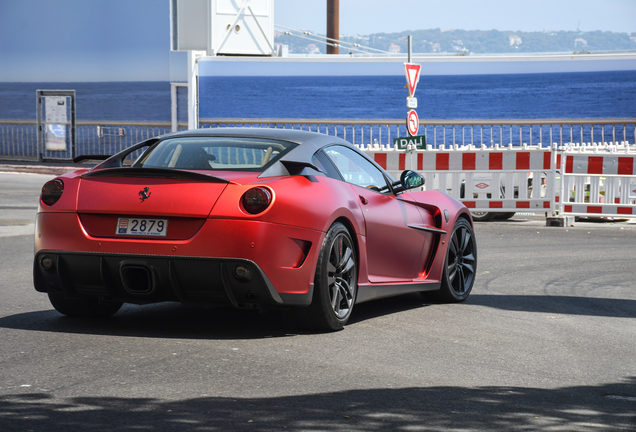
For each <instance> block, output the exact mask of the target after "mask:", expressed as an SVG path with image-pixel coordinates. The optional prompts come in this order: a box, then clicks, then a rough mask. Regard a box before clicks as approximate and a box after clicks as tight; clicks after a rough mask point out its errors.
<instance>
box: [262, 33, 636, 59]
mask: <svg viewBox="0 0 636 432" xmlns="http://www.w3.org/2000/svg"><path fill="white" fill-rule="evenodd" d="M409 34H410V35H411V36H413V47H412V49H413V52H414V53H475V54H499V53H501V54H503V53H539V52H568V51H623V50H636V32H634V33H632V34H629V33H614V32H609V31H606V32H603V31H592V32H581V31H551V30H548V31H545V32H512V31H499V30H490V31H483V30H440V29H431V30H414V31H405V32H401V33H375V34H371V35H368V36H341V40H343V41H346V42H353V43H358V44H360V45H364V46H368V47H371V48H377V49H381V50H383V51H390V52H401V53H405V52H407V51H408V46H407V37H408V35H409ZM632 35H634V36H632ZM275 42H276V43H281V44H283V45H288V46H289V52H290V53H295V54H300V53H318V52H321V53H324V52H325V51H326V50H325V45H324V43H318V42H311V41H308V40H305V39H301V38H298V37H294V36H290V35H285V34H282V33H278V32H277V33H276V37H275ZM340 52H341V53H343V49H341V50H340Z"/></svg>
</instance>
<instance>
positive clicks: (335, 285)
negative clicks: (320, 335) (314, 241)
mask: <svg viewBox="0 0 636 432" xmlns="http://www.w3.org/2000/svg"><path fill="white" fill-rule="evenodd" d="M357 293H358V261H357V254H356V248H355V245H354V243H353V240H352V239H351V235H350V234H349V231H348V230H347V228H346V227H345V226H344V225H343V224H341V223H339V222H336V223H335V224H333V225H332V226H331V228H329V231H328V232H327V235H326V236H325V239H324V241H323V242H322V247H321V248H320V255H319V256H318V264H317V265H316V275H315V278H314V294H313V299H312V302H311V305H309V306H307V307H306V308H302V309H296V310H294V312H295V315H296V318H297V319H296V322H297V323H298V324H301V325H303V327H306V328H309V329H311V330H320V331H336V330H340V329H342V328H343V327H344V325H345V324H346V323H347V321H348V320H349V317H350V316H351V312H352V311H353V305H354V304H355V301H356V294H357Z"/></svg>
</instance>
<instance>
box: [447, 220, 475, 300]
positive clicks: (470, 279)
mask: <svg viewBox="0 0 636 432" xmlns="http://www.w3.org/2000/svg"><path fill="white" fill-rule="evenodd" d="M476 271H477V242H476V241H475V233H474V232H473V228H472V226H471V225H470V223H469V222H468V221H467V220H466V219H464V218H459V219H458V220H457V222H456V223H455V226H454V227H453V231H452V233H451V236H450V241H449V242H448V248H447V250H446V260H445V262H444V269H443V274H442V288H441V289H440V291H439V296H440V298H441V299H442V300H445V301H447V302H452V303H457V302H461V301H464V300H466V298H467V297H468V295H469V294H470V291H471V290H472V289H473V284H474V283H475V275H476Z"/></svg>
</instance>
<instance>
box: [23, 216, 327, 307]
mask: <svg viewBox="0 0 636 432" xmlns="http://www.w3.org/2000/svg"><path fill="white" fill-rule="evenodd" d="M112 232H113V233H114V230H113V231H112ZM324 235H325V234H324V233H323V232H321V231H316V230H309V229H305V228H298V227H292V226H288V225H280V224H274V223H267V222H261V221H258V220H236V219H206V221H205V223H204V224H203V225H202V226H201V228H200V229H199V230H198V231H197V232H196V233H195V234H194V235H193V236H192V237H191V238H189V239H185V240H168V239H166V240H162V239H157V238H139V239H136V238H135V239H131V238H119V237H114V236H111V237H96V236H92V235H90V234H89V233H88V232H87V230H86V229H84V227H83V226H82V222H81V220H80V218H79V217H78V215H77V213H72V212H41V213H38V215H37V217H36V225H35V261H34V284H35V287H36V289H37V290H38V291H42V292H62V293H64V294H65V295H67V296H74V295H83V296H93V297H99V298H110V299H115V300H120V301H124V302H130V303H140V304H141V303H152V302H158V301H181V302H183V303H189V304H197V305H208V304H209V305H215V304H232V305H235V306H239V307H242V306H244V307H254V306H270V305H271V306H277V305H299V306H300V305H308V304H310V303H311V298H312V294H313V292H312V291H313V289H312V288H313V286H312V283H313V279H314V272H315V267H316V262H317V260H318V253H319V249H320V245H321V244H322V240H323V238H324ZM44 255H47V256H48V257H49V259H50V260H51V263H52V264H53V265H52V266H51V268H50V269H46V268H44V267H43V266H42V259H43V256H44ZM239 265H242V266H244V267H245V268H246V269H247V271H248V273H249V277H248V278H243V279H241V278H239V277H237V276H236V273H235V269H236V267H237V266H239ZM134 278H140V279H142V281H140V282H139V281H138V283H139V284H140V285H139V286H138V287H137V288H134V287H133V288H130V287H129V288H128V289H127V288H126V284H129V285H131V284H133V282H132V281H129V279H134ZM146 291H147V292H146Z"/></svg>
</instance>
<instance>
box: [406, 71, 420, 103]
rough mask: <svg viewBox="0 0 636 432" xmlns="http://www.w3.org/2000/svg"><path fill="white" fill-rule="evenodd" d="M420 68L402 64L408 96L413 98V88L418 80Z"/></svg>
mask: <svg viewBox="0 0 636 432" xmlns="http://www.w3.org/2000/svg"><path fill="white" fill-rule="evenodd" d="M420 68H421V66H420V65H418V64H413V63H404V71H405V72H406V83H407V84H408V86H409V96H410V97H413V95H414V94H415V88H416V87H417V83H418V82H419V80H420Z"/></svg>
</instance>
